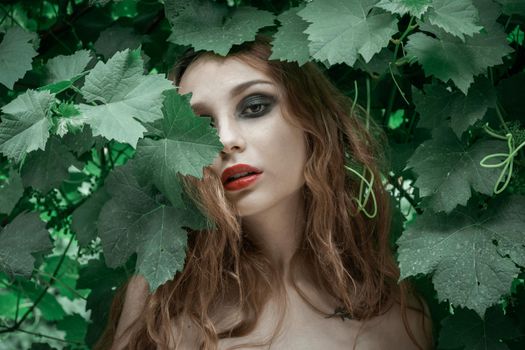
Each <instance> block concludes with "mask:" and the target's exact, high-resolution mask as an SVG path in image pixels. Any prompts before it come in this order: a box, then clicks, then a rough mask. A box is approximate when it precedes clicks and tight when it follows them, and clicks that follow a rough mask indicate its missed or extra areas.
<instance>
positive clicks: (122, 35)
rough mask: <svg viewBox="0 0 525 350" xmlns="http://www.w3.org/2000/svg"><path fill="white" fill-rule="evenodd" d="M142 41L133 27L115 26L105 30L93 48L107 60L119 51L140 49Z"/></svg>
mask: <svg viewBox="0 0 525 350" xmlns="http://www.w3.org/2000/svg"><path fill="white" fill-rule="evenodd" d="M140 39H141V38H140V35H137V33H135V30H134V29H133V28H132V27H122V26H120V25H118V24H115V25H113V26H111V27H109V28H107V29H104V30H103V31H102V32H101V33H100V36H99V37H98V39H97V41H95V44H94V45H93V46H94V48H95V51H96V52H97V53H98V54H100V55H102V56H104V58H106V59H107V58H110V57H111V56H113V55H114V54H115V53H117V52H118V51H123V50H125V49H130V50H135V49H137V48H139V47H140V44H141V40H140Z"/></svg>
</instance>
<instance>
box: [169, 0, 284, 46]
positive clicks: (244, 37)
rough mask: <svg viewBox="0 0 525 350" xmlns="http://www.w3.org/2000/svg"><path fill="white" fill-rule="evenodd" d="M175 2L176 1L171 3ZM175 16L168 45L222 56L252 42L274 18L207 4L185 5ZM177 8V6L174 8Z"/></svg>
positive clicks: (264, 13) (205, 0) (251, 10)
mask: <svg viewBox="0 0 525 350" xmlns="http://www.w3.org/2000/svg"><path fill="white" fill-rule="evenodd" d="M172 1H173V2H175V0H172ZM184 5H185V6H183V7H182V8H180V9H179V11H173V12H170V14H172V15H174V17H173V18H170V20H171V22H172V25H173V27H172V29H171V35H170V37H169V38H168V40H169V41H171V42H173V43H175V44H179V45H191V46H193V47H194V48H195V49H197V50H207V51H213V52H215V53H217V54H219V55H222V56H225V55H226V54H227V53H228V51H229V50H230V48H231V47H232V46H233V45H239V44H242V43H243V42H245V41H251V40H254V39H255V35H256V34H257V31H258V30H259V29H260V28H262V27H266V26H271V25H273V20H274V15H273V14H272V13H271V12H268V11H261V10H258V9H256V8H254V7H251V6H240V7H237V8H235V9H228V7H227V6H226V5H222V4H218V3H215V2H212V1H209V0H195V1H192V2H191V3H185V4H184ZM175 6H176V5H175Z"/></svg>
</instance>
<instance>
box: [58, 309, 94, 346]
mask: <svg viewBox="0 0 525 350" xmlns="http://www.w3.org/2000/svg"><path fill="white" fill-rule="evenodd" d="M87 325H88V324H87V322H86V320H85V319H84V318H83V317H82V316H80V315H79V314H73V315H67V316H66V317H64V318H63V319H62V320H60V321H59V322H58V323H57V328H58V329H60V330H61V331H64V332H66V336H65V337H64V339H65V340H66V341H69V342H72V343H80V344H82V343H83V342H84V338H85V337H86V333H87Z"/></svg>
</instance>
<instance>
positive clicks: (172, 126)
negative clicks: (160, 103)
mask: <svg viewBox="0 0 525 350" xmlns="http://www.w3.org/2000/svg"><path fill="white" fill-rule="evenodd" d="M166 96H167V97H166V99H165V100H164V107H163V109H162V112H163V114H164V118H163V119H162V120H159V121H157V123H156V128H155V129H157V136H158V138H156V139H150V138H145V139H142V140H141V141H140V142H139V144H138V146H137V154H136V157H135V158H136V162H135V165H136V169H137V170H138V172H139V173H140V176H139V177H140V178H143V177H146V178H149V179H151V181H152V182H153V184H155V186H156V187H157V188H158V189H159V190H161V191H162V192H163V193H164V195H165V196H166V197H168V198H169V199H170V201H171V203H172V204H173V205H175V206H178V205H177V204H178V203H179V202H180V201H181V197H180V196H181V191H182V189H181V186H180V184H179V183H178V180H177V174H179V173H180V174H182V175H192V176H195V177H197V178H202V168H203V167H204V166H206V165H209V164H211V163H212V161H213V159H214V158H215V157H216V156H217V155H218V153H219V152H220V151H221V150H222V148H223V146H222V144H221V143H220V141H219V138H218V136H217V132H216V130H215V129H214V128H212V127H211V126H210V120H209V118H204V117H196V116H195V114H194V113H193V111H192V109H191V106H190V104H189V98H188V96H187V95H186V96H180V95H179V94H178V93H177V92H176V91H175V90H171V91H168V92H167V93H166Z"/></svg>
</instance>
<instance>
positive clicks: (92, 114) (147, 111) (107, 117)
mask: <svg viewBox="0 0 525 350" xmlns="http://www.w3.org/2000/svg"><path fill="white" fill-rule="evenodd" d="M172 87H173V85H172V82H170V81H169V80H167V79H165V78H164V76H163V75H161V74H150V75H143V62H142V58H141V57H140V50H134V51H129V50H124V51H121V52H118V53H116V54H115V55H114V56H113V57H111V58H110V59H109V60H108V62H107V63H103V62H98V63H97V65H96V66H95V67H94V68H93V69H92V70H91V72H89V74H88V75H87V76H86V83H85V84H84V86H83V87H82V89H81V91H82V95H83V96H84V98H85V99H86V101H87V102H88V103H92V104H95V103H100V104H99V105H87V104H81V105H80V106H79V109H80V111H81V113H82V114H83V116H84V117H85V118H86V119H87V123H88V124H89V125H90V126H91V129H92V131H93V135H94V136H97V135H102V136H104V137H105V138H106V139H108V140H117V141H120V142H126V143H129V144H130V145H131V146H132V147H136V145H137V141H138V139H139V138H140V137H142V135H143V134H144V132H145V131H146V128H144V126H143V125H142V124H141V122H152V121H154V120H156V119H160V118H162V113H161V107H162V100H163V95H162V92H163V91H164V90H167V89H169V88H172Z"/></svg>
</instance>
